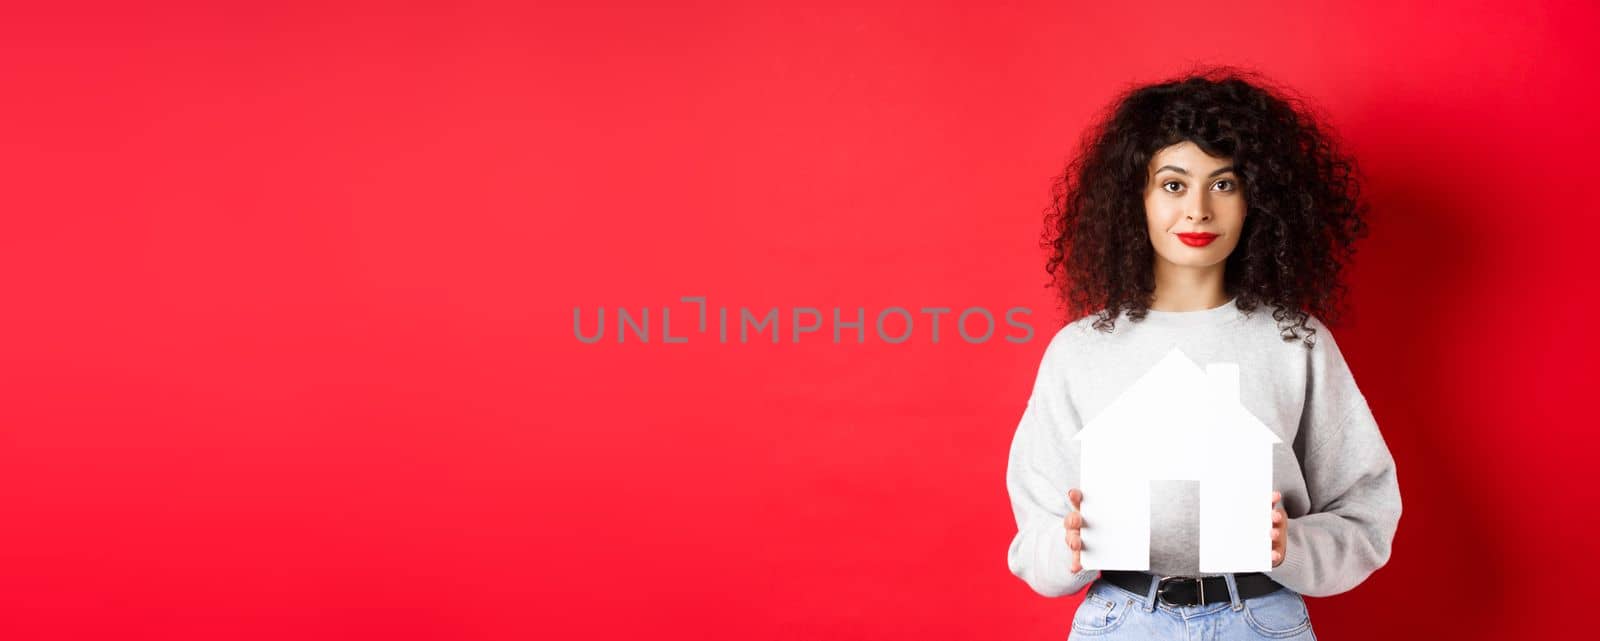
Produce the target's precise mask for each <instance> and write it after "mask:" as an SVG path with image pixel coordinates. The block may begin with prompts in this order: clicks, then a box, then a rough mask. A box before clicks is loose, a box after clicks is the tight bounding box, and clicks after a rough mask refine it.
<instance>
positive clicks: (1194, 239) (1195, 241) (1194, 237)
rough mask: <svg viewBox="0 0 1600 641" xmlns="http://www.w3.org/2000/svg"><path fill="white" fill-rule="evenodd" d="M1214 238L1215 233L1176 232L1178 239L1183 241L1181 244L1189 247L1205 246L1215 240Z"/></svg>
mask: <svg viewBox="0 0 1600 641" xmlns="http://www.w3.org/2000/svg"><path fill="white" fill-rule="evenodd" d="M1216 238H1217V235H1216V234H1178V240H1181V241H1183V244H1185V245H1188V246H1190V247H1205V246H1206V245H1210V244H1211V241H1213V240H1216Z"/></svg>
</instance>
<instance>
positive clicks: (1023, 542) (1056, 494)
mask: <svg viewBox="0 0 1600 641" xmlns="http://www.w3.org/2000/svg"><path fill="white" fill-rule="evenodd" d="M1062 352H1063V348H1062V345H1061V341H1060V340H1059V335H1058V339H1057V340H1053V341H1051V344H1050V346H1049V347H1048V348H1046V350H1045V355H1044V358H1043V359H1042V362H1041V363H1040V365H1039V373H1038V375H1037V376H1036V377H1035V380H1034V386H1033V393H1032V394H1031V395H1030V397H1029V398H1028V403H1027V406H1026V407H1025V408H1024V410H1023V412H1022V419H1021V421H1019V422H1018V424H1017V431H1016V434H1015V435H1014V436H1013V437H1012V440H1011V452H1010V455H1009V457H1008V460H1007V463H1006V491H1007V492H1008V493H1009V494H1010V496H1011V510H1012V513H1013V515H1014V516H1015V517H1016V520H1017V534H1016V536H1015V537H1013V538H1012V539H1011V546H1010V549H1009V550H1008V552H1007V555H1006V562H1007V565H1008V566H1010V568H1011V573H1012V574H1014V575H1016V576H1017V578H1020V579H1022V580H1023V581H1024V582H1026V583H1027V584H1028V587H1030V588H1033V591H1034V592H1037V593H1039V594H1040V595H1042V596H1047V597H1059V596H1064V595H1068V594H1073V593H1075V592H1077V591H1079V590H1082V589H1083V587H1084V586H1086V585H1088V584H1089V583H1090V582H1091V581H1093V580H1094V578H1095V576H1096V574H1097V572H1096V571H1095V570H1084V571H1082V572H1077V573H1074V572H1072V571H1071V569H1072V550H1071V549H1069V548H1068V547H1067V541H1066V524H1065V523H1064V521H1065V519H1066V517H1067V512H1068V511H1069V510H1071V509H1072V504H1071V503H1070V502H1068V501H1067V490H1068V489H1071V487H1072V486H1073V485H1074V484H1076V482H1077V478H1078V446H1077V443H1076V442H1074V441H1072V440H1071V439H1072V436H1073V435H1074V434H1076V433H1077V431H1078V429H1079V424H1078V417H1077V413H1076V412H1075V411H1074V410H1073V408H1072V406H1071V403H1070V399H1069V398H1068V396H1067V388H1066V386H1065V381H1064V379H1063V377H1062V376H1061V374H1060V371H1059V366H1058V362H1059V361H1060V359H1061V358H1062V356H1063V354H1062Z"/></svg>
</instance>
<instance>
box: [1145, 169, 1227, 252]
mask: <svg viewBox="0 0 1600 641" xmlns="http://www.w3.org/2000/svg"><path fill="white" fill-rule="evenodd" d="M1148 172H1149V173H1148V174H1147V176H1148V178H1147V180H1146V181H1145V190H1144V212H1145V222H1146V224H1147V226H1148V227H1149V231H1150V243H1151V244H1152V245H1154V246H1155V250H1156V262H1157V267H1158V268H1162V267H1165V268H1167V269H1170V268H1172V267H1179V268H1190V267H1193V268H1209V267H1212V266H1219V265H1221V264H1222V263H1223V261H1225V260H1227V258H1228V254H1230V253H1232V252H1233V248H1234V247H1235V246H1236V245H1238V244H1239V230H1240V229H1242V228H1243V227H1244V216H1245V202H1244V191H1243V190H1242V185H1240V184H1239V179H1238V174H1236V173H1234V171H1233V163H1232V162H1231V159H1229V158H1217V157H1215V156H1208V155H1206V153H1205V152H1203V151H1201V150H1200V147H1198V146H1196V145H1195V144H1194V143H1192V142H1189V141H1187V140H1186V141H1183V142H1181V143H1178V144H1176V145H1172V146H1171V147H1167V148H1165V149H1162V150H1161V151H1158V152H1156V154H1155V155H1154V156H1152V157H1151V158H1150V165H1149V168H1148ZM1162 263H1165V265H1162Z"/></svg>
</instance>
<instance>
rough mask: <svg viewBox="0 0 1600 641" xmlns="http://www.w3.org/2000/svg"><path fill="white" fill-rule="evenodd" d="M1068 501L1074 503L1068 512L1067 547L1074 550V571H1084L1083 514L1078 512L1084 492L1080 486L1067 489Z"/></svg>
mask: <svg viewBox="0 0 1600 641" xmlns="http://www.w3.org/2000/svg"><path fill="white" fill-rule="evenodd" d="M1067 501H1069V502H1071V503H1072V512H1071V513H1069V514H1067V519H1066V524H1067V547H1068V548H1070V549H1071V550H1072V571H1073V572H1082V571H1083V563H1082V562H1081V558H1082V556H1083V532H1082V529H1083V515H1082V514H1079V513H1078V506H1079V505H1081V504H1082V503H1083V492H1082V491H1081V490H1079V489H1078V488H1072V489H1070V490H1067Z"/></svg>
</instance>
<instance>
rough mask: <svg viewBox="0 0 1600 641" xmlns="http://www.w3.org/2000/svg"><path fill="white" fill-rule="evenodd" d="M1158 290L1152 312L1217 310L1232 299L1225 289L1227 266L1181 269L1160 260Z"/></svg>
mask: <svg viewBox="0 0 1600 641" xmlns="http://www.w3.org/2000/svg"><path fill="white" fill-rule="evenodd" d="M1155 267H1156V291H1155V295H1154V296H1153V297H1152V300H1151V301H1150V309H1153V310H1156V311H1160V312H1194V311H1200V310H1205V309H1214V308H1217V307H1221V306H1222V305H1223V304H1224V303H1227V302H1228V301H1229V300H1230V299H1231V298H1232V297H1231V296H1229V295H1228V293H1227V292H1226V291H1224V289H1223V286H1222V284H1223V279H1222V268H1223V265H1221V264H1218V265H1213V266H1211V267H1200V268H1196V267H1180V266H1178V265H1168V264H1163V262H1162V261H1160V260H1157V261H1156V266H1155Z"/></svg>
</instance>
